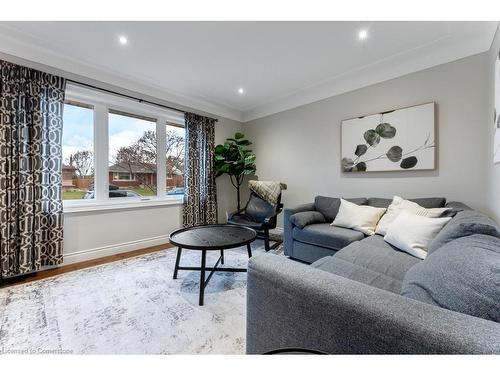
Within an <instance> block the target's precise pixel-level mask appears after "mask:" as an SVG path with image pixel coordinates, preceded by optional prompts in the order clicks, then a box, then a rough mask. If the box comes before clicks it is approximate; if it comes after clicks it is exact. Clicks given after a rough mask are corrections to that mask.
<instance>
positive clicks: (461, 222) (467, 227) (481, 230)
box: [427, 210, 500, 254]
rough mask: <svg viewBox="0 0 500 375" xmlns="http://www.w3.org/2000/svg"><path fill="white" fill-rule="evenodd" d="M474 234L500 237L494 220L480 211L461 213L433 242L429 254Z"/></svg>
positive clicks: (428, 250) (499, 231) (499, 230)
mask: <svg viewBox="0 0 500 375" xmlns="http://www.w3.org/2000/svg"><path fill="white" fill-rule="evenodd" d="M472 234H487V235H489V236H493V237H500V229H499V228H498V225H497V224H496V223H495V222H494V221H493V220H491V219H490V218H489V217H488V216H486V215H484V214H482V213H480V212H478V211H472V210H469V211H461V212H458V213H457V214H456V215H455V216H454V217H453V218H452V219H451V220H450V221H449V223H448V224H446V225H445V227H444V228H443V229H442V230H441V232H439V234H438V235H437V236H436V237H435V238H434V239H433V240H432V242H431V243H430V244H429V248H428V249H427V253H428V254H431V253H433V252H434V251H436V250H437V249H439V248H440V247H442V246H443V245H445V244H447V243H448V242H451V241H453V240H455V239H457V238H460V237H465V236H470V235H472Z"/></svg>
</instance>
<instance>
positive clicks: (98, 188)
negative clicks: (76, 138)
mask: <svg viewBox="0 0 500 375" xmlns="http://www.w3.org/2000/svg"><path fill="white" fill-rule="evenodd" d="M94 111H95V113H94V134H95V139H94V144H95V164H96V168H95V183H94V185H95V186H94V193H95V198H96V201H98V202H102V201H106V200H108V198H109V194H108V189H109V181H108V147H109V146H108V145H109V142H108V108H107V107H106V106H105V105H103V104H97V105H96V106H95V107H94Z"/></svg>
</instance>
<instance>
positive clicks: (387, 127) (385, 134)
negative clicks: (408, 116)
mask: <svg viewBox="0 0 500 375" xmlns="http://www.w3.org/2000/svg"><path fill="white" fill-rule="evenodd" d="M375 132H376V133H377V134H378V135H380V136H381V137H382V138H386V139H389V138H394V136H395V135H396V128H395V127H394V126H392V125H391V124H389V123H387V122H383V123H382V124H378V125H377V127H376V128H375Z"/></svg>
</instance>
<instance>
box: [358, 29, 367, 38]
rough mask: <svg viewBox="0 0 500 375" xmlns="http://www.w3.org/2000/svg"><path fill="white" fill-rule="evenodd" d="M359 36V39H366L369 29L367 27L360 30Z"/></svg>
mask: <svg viewBox="0 0 500 375" xmlns="http://www.w3.org/2000/svg"><path fill="white" fill-rule="evenodd" d="M358 38H359V40H365V39H366V38H368V31H367V30H365V29H363V30H359V33H358Z"/></svg>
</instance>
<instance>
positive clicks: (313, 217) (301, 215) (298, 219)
mask: <svg viewBox="0 0 500 375" xmlns="http://www.w3.org/2000/svg"><path fill="white" fill-rule="evenodd" d="M290 221H291V223H292V224H293V225H295V226H297V227H299V228H301V229H302V228H304V227H305V226H306V225H311V224H317V223H324V222H325V221H326V220H325V217H324V216H323V214H322V213H321V212H319V211H302V212H297V213H296V214H293V215H292V216H290Z"/></svg>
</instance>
